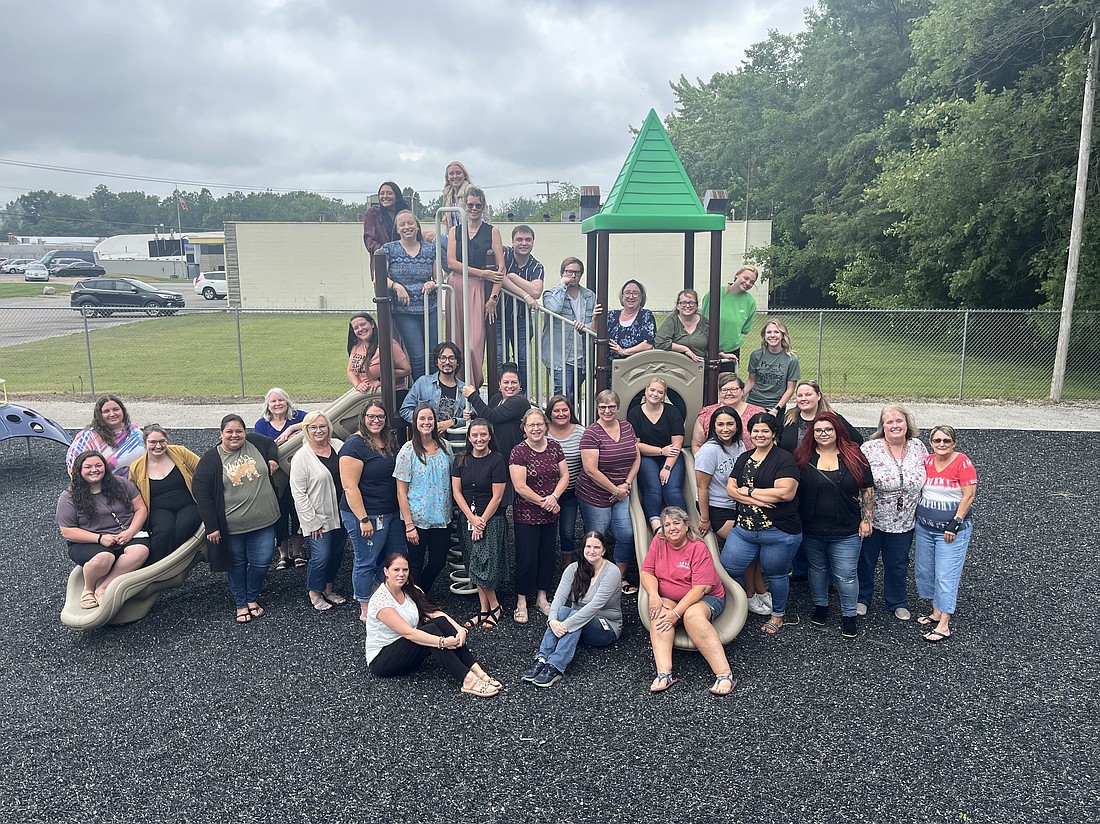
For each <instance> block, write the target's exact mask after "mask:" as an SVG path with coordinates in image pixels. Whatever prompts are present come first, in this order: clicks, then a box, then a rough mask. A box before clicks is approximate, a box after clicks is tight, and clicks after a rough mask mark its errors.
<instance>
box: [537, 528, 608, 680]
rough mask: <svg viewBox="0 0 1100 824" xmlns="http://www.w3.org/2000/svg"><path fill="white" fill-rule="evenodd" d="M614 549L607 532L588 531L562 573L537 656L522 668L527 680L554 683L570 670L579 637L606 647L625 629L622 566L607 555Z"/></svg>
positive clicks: (592, 643)
mask: <svg viewBox="0 0 1100 824" xmlns="http://www.w3.org/2000/svg"><path fill="white" fill-rule="evenodd" d="M610 549H611V546H610V545H609V543H608V538H607V536H605V535H603V534H602V533H600V532H589V533H588V534H586V535H585V536H584V549H583V551H582V554H581V557H580V558H579V559H578V560H577V561H575V562H574V563H572V564H570V565H569V566H567V567H566V568H565V572H563V573H562V576H561V582H560V583H559V584H558V589H557V592H555V593H554V601H553V603H551V604H550V625H549V626H548V627H547V628H546V634H545V635H544V636H543V638H542V645H541V646H540V647H539V651H538V653H537V654H536V655H535V662H534V663H533V664H532V665H531V666H530V667H529V668H528V669H527V671H526V672H525V673H523V680H524V681H530V682H532V683H533V684H534V685H535V686H536V687H552V686H553V685H554V684H556V683H557V682H558V681H560V680H561V677H562V675H564V674H565V668H566V667H568V666H569V662H570V661H572V660H573V655H574V654H575V653H576V651H577V644H578V643H580V642H581V641H584V643H586V644H587V645H588V646H590V647H606V646H608V645H610V644H614V643H615V642H616V641H617V640H619V636H620V635H622V632H623V611H622V607H621V606H620V599H621V595H622V590H621V589H620V585H621V582H622V577H621V574H620V573H619V568H618V567H617V566H615V564H613V563H610V562H609V561H608V560H607V555H608V553H609V551H610Z"/></svg>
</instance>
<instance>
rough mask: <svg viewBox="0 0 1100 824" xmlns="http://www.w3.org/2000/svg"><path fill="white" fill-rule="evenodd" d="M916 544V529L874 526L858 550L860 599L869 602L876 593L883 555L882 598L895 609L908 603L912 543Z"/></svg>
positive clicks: (865, 602)
mask: <svg viewBox="0 0 1100 824" xmlns="http://www.w3.org/2000/svg"><path fill="white" fill-rule="evenodd" d="M912 545H913V530H912V529H910V530H909V531H908V532H880V531H879V530H877V529H876V530H874V531H873V532H872V533H871V534H870V535H869V536H868V537H866V538H864V539H863V549H862V550H860V553H859V566H858V568H857V572H858V574H859V602H860V603H861V604H867V605H868V606H870V604H871V600H872V599H873V598H874V596H875V567H877V566H878V557H879V555H880V554H881V555H882V599H883V600H884V601H885V602H886V608H887V609H889V610H891V611H893V610H895V609H899V608H901V607H904V606H907V605H908V604H909V592H908V591H907V589H906V581H905V579H906V578H907V577H908V575H909V547H911V546H912Z"/></svg>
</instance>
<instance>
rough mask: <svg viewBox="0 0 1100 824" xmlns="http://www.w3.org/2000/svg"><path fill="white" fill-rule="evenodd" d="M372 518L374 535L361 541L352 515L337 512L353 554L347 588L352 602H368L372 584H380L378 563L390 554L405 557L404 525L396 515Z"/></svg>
mask: <svg viewBox="0 0 1100 824" xmlns="http://www.w3.org/2000/svg"><path fill="white" fill-rule="evenodd" d="M371 517H372V518H374V519H375V522H374V534H373V535H372V536H371V537H369V538H364V537H363V533H362V532H360V531H359V519H358V518H356V517H355V513H354V512H348V511H347V510H344V509H341V510H340V519H341V520H342V521H343V522H344V529H346V530H347V531H348V537H350V538H351V548H352V550H353V551H354V552H355V564H354V566H353V567H352V570H351V587H352V592H353V593H354V594H355V600H356V601H369V600H370V596H371V594H372V593H373V592H374V586H373V585H374V584H375V583H376V582H381V580H382V577H381V575H380V573H381V569H382V560H383V559H384V558H385V557H386V556H387V555H389V554H390V553H391V552H400V553H401V554H402V555H405V554H406V553H407V552H408V550H407V549H406V547H405V522H404V521H402V520H401V513H400V512H390V513H388V514H384V515H371ZM378 518H381V519H382V528H381V529H379V528H378V520H377V519H378Z"/></svg>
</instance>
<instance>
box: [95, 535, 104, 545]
mask: <svg viewBox="0 0 1100 824" xmlns="http://www.w3.org/2000/svg"><path fill="white" fill-rule="evenodd" d="M95 543H96V546H103V536H102V535H99V534H97V535H96V536H95Z"/></svg>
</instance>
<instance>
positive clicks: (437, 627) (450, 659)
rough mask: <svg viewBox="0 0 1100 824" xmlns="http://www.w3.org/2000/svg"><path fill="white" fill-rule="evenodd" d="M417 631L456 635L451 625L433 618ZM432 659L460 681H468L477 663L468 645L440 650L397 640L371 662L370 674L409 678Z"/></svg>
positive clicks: (445, 620)
mask: <svg viewBox="0 0 1100 824" xmlns="http://www.w3.org/2000/svg"><path fill="white" fill-rule="evenodd" d="M418 629H422V630H424V632H430V633H431V634H432V635H441V636H445V637H447V638H450V637H451V636H452V635H455V634H456V632H455V628H454V627H453V626H451V622H450V621H448V620H447V619H446V618H443V617H442V616H440V617H438V618H432V619H431V620H430V621H428V622H427V623H426V624H421V625H420V626H419V627H418ZM429 655H431V656H432V657H433V658H435V660H436V661H438V662H439V663H440V664H441V665H442V666H443V668H444V669H445V670H447V672H449V673H450V674H451V675H452V676H453V677H454V678H455V680H457V681H462V680H463V679H465V678H466V674H467V673H468V672H469V671H470V667H472V666H473V665H474V664H475V663H477V662H476V661H474V656H473V655H471V654H470V648H469V647H467V646H465V645H463V646H461V647H459V648H458V649H440V648H439V647H438V646H430V647H425V646H421V645H420V644H415V643H413V642H412V641H410V640H409V639H408V638H398V639H397V640H396V641H394V642H393V643H392V644H387V645H386V646H384V647H382V649H381V650H380V651H379V653H378V655H376V656H375V657H374V660H373V661H371V662H370V671H371V672H372V673H374V674H375V675H377V676H378V677H379V678H392V677H393V676H395V675H406V674H408V673H410V672H412V671H413V670H414V669H416V668H417V667H419V666H420V664H421V663H422V662H423V661H424V659H425V658H427V657H428V656H429Z"/></svg>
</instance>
